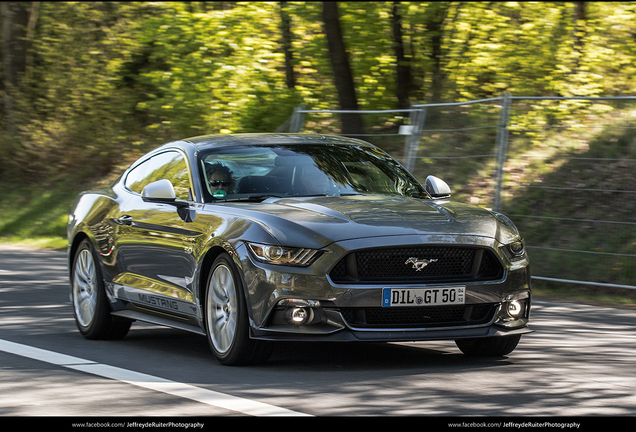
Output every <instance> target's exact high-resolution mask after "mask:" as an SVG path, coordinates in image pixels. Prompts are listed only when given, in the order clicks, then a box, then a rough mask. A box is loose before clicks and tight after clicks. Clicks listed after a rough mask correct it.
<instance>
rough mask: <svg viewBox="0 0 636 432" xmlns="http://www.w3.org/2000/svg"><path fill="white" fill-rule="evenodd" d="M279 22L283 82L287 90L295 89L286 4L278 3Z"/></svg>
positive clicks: (289, 26)
mask: <svg viewBox="0 0 636 432" xmlns="http://www.w3.org/2000/svg"><path fill="white" fill-rule="evenodd" d="M280 21H281V30H282V33H283V51H284V52H285V81H286V83H287V88H288V89H294V88H296V75H295V74H294V56H293V53H292V33H291V20H290V18H289V14H288V13H287V2H286V1H281V2H280Z"/></svg>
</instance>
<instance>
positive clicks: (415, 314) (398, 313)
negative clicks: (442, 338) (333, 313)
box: [340, 304, 497, 328]
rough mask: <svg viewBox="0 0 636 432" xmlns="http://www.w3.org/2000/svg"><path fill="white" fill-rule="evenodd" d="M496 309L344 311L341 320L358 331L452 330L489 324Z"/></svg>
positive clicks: (415, 308)
mask: <svg viewBox="0 0 636 432" xmlns="http://www.w3.org/2000/svg"><path fill="white" fill-rule="evenodd" d="M496 311H497V305H495V304H480V305H462V306H430V307H387V308H382V307H379V308H366V309H365V308H345V309H341V310H340V312H341V313H342V316H343V318H344V319H345V321H347V323H348V324H349V325H351V326H352V327H357V328H363V327H366V328H392V327H404V328H407V327H426V328H434V327H453V326H466V325H479V324H487V323H489V322H490V321H491V320H492V319H493V317H494V314H495V312H496Z"/></svg>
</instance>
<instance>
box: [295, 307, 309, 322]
mask: <svg viewBox="0 0 636 432" xmlns="http://www.w3.org/2000/svg"><path fill="white" fill-rule="evenodd" d="M308 316H309V314H308V313H307V310H306V309H305V308H296V309H292V311H291V319H292V321H293V322H294V323H296V324H302V323H303V322H305V321H307V317H308Z"/></svg>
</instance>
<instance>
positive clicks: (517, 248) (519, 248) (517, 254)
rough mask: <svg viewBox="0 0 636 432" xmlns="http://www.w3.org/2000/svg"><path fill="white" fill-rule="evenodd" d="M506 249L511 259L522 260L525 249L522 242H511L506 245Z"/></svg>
mask: <svg viewBox="0 0 636 432" xmlns="http://www.w3.org/2000/svg"><path fill="white" fill-rule="evenodd" d="M506 247H507V248H508V252H510V255H511V257H512V258H513V259H516V258H522V257H523V255H524V254H525V253H526V247H525V245H524V244H523V240H519V241H516V242H512V243H510V244H508V245H506Z"/></svg>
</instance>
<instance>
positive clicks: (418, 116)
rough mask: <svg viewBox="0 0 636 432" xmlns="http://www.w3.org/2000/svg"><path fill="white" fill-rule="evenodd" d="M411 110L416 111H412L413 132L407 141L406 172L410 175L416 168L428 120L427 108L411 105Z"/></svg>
mask: <svg viewBox="0 0 636 432" xmlns="http://www.w3.org/2000/svg"><path fill="white" fill-rule="evenodd" d="M411 108H414V109H415V111H411V114H410V119H411V126H413V130H412V131H411V134H410V135H408V138H407V139H406V142H407V148H406V154H405V158H404V159H405V164H406V170H407V171H408V172H410V173H412V172H413V169H414V168H415V162H416V160H417V151H418V150H419V147H420V139H421V137H422V130H423V129H424V122H425V119H426V107H417V108H416V107H415V105H411Z"/></svg>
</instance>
